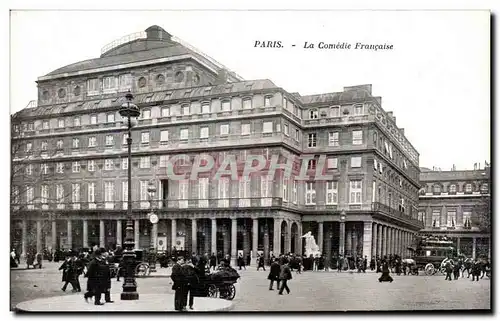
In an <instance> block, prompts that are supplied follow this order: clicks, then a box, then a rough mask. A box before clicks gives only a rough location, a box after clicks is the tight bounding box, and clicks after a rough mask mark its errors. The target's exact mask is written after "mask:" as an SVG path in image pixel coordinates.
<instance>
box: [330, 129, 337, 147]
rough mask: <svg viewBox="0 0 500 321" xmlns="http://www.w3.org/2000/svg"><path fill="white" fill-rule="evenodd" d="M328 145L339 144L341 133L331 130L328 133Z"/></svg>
mask: <svg viewBox="0 0 500 321" xmlns="http://www.w3.org/2000/svg"><path fill="white" fill-rule="evenodd" d="M328 146H339V133H338V132H329V133H328Z"/></svg>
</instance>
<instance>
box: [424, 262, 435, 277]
mask: <svg viewBox="0 0 500 321" xmlns="http://www.w3.org/2000/svg"><path fill="white" fill-rule="evenodd" d="M435 273H436V268H435V267H434V264H432V263H429V264H427V265H426V266H425V274H426V275H433V274H435Z"/></svg>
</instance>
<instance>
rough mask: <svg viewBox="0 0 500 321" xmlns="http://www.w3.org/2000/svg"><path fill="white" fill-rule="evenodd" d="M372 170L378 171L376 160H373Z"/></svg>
mask: <svg viewBox="0 0 500 321" xmlns="http://www.w3.org/2000/svg"><path fill="white" fill-rule="evenodd" d="M373 169H374V170H375V172H376V171H377V170H378V163H377V159H376V158H374V159H373Z"/></svg>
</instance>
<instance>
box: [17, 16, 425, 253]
mask: <svg viewBox="0 0 500 321" xmlns="http://www.w3.org/2000/svg"><path fill="white" fill-rule="evenodd" d="M37 84H38V93H39V94H38V101H37V103H36V104H31V105H30V106H28V107H27V108H25V109H23V110H22V111H20V112H18V113H16V114H15V115H14V116H13V126H12V134H13V138H12V145H13V169H15V170H14V171H13V173H14V175H13V177H12V215H11V224H12V242H13V246H16V247H17V248H18V250H19V251H22V252H23V253H25V252H26V250H27V249H29V248H30V247H33V248H34V249H36V250H41V249H42V248H68V247H72V248H81V247H89V246H92V244H96V245H99V246H101V247H114V246H115V245H117V244H121V243H122V242H123V237H124V235H125V234H124V233H125V232H124V231H125V219H126V208H127V203H126V201H127V170H126V169H127V167H128V166H132V176H133V182H132V189H133V190H132V199H133V215H134V220H135V243H136V246H137V247H140V248H149V247H150V245H155V246H156V247H157V248H158V249H159V250H170V249H171V248H172V247H173V246H176V248H177V249H179V248H182V249H187V250H192V251H196V252H199V253H204V252H224V253H228V254H231V255H232V257H233V258H234V257H235V256H236V253H237V252H238V251H240V250H243V251H244V252H245V253H249V252H250V251H252V253H253V256H255V254H256V252H257V251H263V252H264V253H265V255H266V256H267V255H269V253H270V251H273V252H274V253H284V252H289V251H291V252H295V253H297V252H302V250H301V249H302V238H301V235H303V234H305V233H306V232H308V231H311V232H312V233H313V235H315V238H316V240H317V243H318V245H319V246H320V248H321V249H322V250H323V252H324V253H326V254H327V255H328V256H331V255H334V254H337V253H339V251H340V252H345V253H346V254H349V255H363V256H364V255H366V256H368V257H371V256H372V255H373V256H375V255H385V254H389V253H400V254H403V252H405V251H406V249H407V247H408V246H409V245H410V244H411V243H412V239H413V237H414V235H415V233H416V232H417V231H418V230H420V229H421V228H422V227H423V223H422V221H419V220H418V217H417V214H418V211H417V206H418V191H419V189H420V184H419V174H420V170H419V155H418V153H417V151H416V150H415V149H414V148H413V147H412V145H411V144H410V142H409V141H408V140H407V139H406V138H405V136H404V130H403V129H401V128H398V127H397V125H396V117H394V115H393V114H392V113H391V112H386V111H384V110H383V109H382V107H381V98H380V97H374V96H372V92H371V86H370V85H362V86H353V87H346V88H344V91H343V92H335V93H327V94H320V95H311V96H301V95H300V94H298V93H289V92H287V91H285V90H284V89H282V88H280V87H278V86H276V85H275V84H274V83H273V82H271V81H270V80H249V81H245V80H243V79H242V78H241V77H239V76H238V75H236V74H235V73H233V72H230V71H228V70H227V68H224V67H223V66H222V65H221V64H219V63H217V62H216V61H215V60H213V59H211V58H210V57H207V56H206V55H204V54H202V53H201V52H200V51H198V50H196V49H194V48H193V47H191V46H189V45H187V44H186V43H184V42H182V41H181V40H179V39H176V38H175V37H173V36H171V35H170V34H168V33H167V32H166V31H164V30H163V29H162V28H160V27H157V26H153V27H150V28H148V29H147V30H146V32H145V33H141V34H139V35H137V36H136V37H133V38H131V37H127V38H125V40H121V41H116V42H114V43H112V44H111V45H110V46H107V47H105V49H104V50H103V53H102V54H101V56H100V57H99V58H95V59H90V60H86V61H81V62H77V63H74V64H71V65H68V66H65V67H62V68H60V69H57V70H55V71H53V72H51V73H49V74H47V75H45V76H42V77H39V78H38V81H37ZM128 90H130V91H131V92H132V93H133V94H134V96H135V100H134V103H135V104H137V105H138V106H139V107H140V110H141V116H140V117H139V119H138V120H137V123H136V124H135V126H134V127H133V134H132V138H133V146H132V163H131V164H128V162H127V158H126V155H127V152H126V151H127V149H126V139H125V138H126V135H125V134H126V124H125V122H123V121H122V119H120V115H119V113H118V110H119V108H120V106H121V105H122V104H123V103H124V96H125V93H126V92H127V91H128ZM200 153H209V154H211V155H212V156H213V157H214V158H215V159H216V162H217V163H220V162H221V161H222V160H223V159H224V158H226V157H228V156H229V155H234V156H235V157H236V159H237V160H238V161H239V162H244V161H245V159H246V158H248V157H249V155H264V156H265V157H266V158H267V159H269V158H270V157H271V156H272V155H281V156H285V157H288V156H291V155H294V156H302V157H303V156H308V155H309V156H311V155H313V156H314V157H315V158H316V159H315V160H311V161H308V163H307V164H308V169H309V171H308V174H310V175H311V179H310V180H306V181H299V180H295V179H294V178H293V177H295V176H297V175H298V174H299V170H300V165H299V164H298V163H297V164H295V165H296V166H294V169H293V171H292V178H291V179H289V180H284V179H282V175H283V174H282V172H280V171H278V176H277V177H275V178H274V179H273V180H268V179H266V178H265V175H266V174H265V169H264V171H263V175H261V176H256V177H252V178H251V179H250V180H248V181H245V180H238V181H231V180H229V179H227V178H222V179H220V180H215V179H213V175H211V174H213V173H207V176H206V177H202V178H200V179H198V180H194V181H175V180H171V179H169V176H168V175H167V172H166V166H167V162H168V161H169V157H170V158H171V157H172V156H173V155H178V154H188V155H190V159H188V160H186V163H184V162H176V170H178V171H189V170H190V167H189V166H184V165H185V164H188V163H189V161H190V160H191V159H192V157H194V156H195V155H198V154H200ZM320 155H326V157H327V162H326V163H327V166H326V167H327V168H326V169H325V171H326V173H327V174H329V175H331V176H332V178H331V180H329V181H317V180H314V172H315V167H316V166H317V161H318V157H319V156H320ZM318 166H319V164H318ZM239 171H241V168H239ZM150 182H152V183H153V184H155V186H156V188H157V192H156V195H155V196H154V198H155V200H158V201H157V202H156V201H155V202H149V195H148V184H149V183H150ZM150 206H153V208H154V210H155V211H157V213H158V216H159V218H160V221H159V223H157V224H151V223H150V222H149V220H148V219H147V218H148V214H149V213H150V212H151V209H150ZM341 212H345V221H344V220H343V221H341V219H340V217H341V215H340V213H341ZM340 231H345V234H344V235H343V237H341V236H340Z"/></svg>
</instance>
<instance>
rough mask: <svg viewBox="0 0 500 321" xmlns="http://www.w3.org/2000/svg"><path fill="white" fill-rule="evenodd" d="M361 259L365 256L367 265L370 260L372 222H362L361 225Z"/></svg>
mask: <svg viewBox="0 0 500 321" xmlns="http://www.w3.org/2000/svg"><path fill="white" fill-rule="evenodd" d="M363 227H364V229H363V258H364V257H365V256H366V258H367V259H368V264H370V260H371V258H372V236H373V234H372V231H373V226H372V222H364V224H363Z"/></svg>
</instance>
